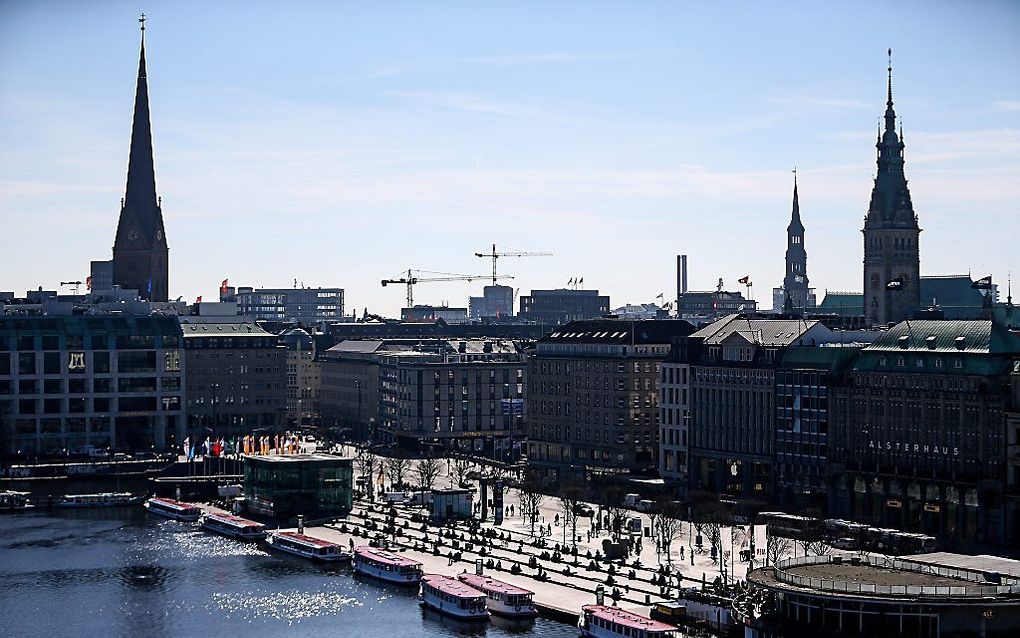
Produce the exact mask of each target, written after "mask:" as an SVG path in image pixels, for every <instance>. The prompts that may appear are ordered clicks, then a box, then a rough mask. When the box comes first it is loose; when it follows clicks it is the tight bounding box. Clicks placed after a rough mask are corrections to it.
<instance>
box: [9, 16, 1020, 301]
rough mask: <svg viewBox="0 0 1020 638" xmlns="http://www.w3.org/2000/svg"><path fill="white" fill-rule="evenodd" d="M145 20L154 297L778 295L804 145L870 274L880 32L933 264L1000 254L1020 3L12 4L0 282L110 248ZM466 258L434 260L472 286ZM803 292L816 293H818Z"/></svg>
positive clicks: (825, 278)
mask: <svg viewBox="0 0 1020 638" xmlns="http://www.w3.org/2000/svg"><path fill="white" fill-rule="evenodd" d="M141 11H144V12H145V13H146V14H147V15H148V17H149V21H148V30H147V32H146V51H147V63H148V76H149V89H150V98H151V102H152V121H153V135H154V141H155V145H156V171H157V175H156V178H157V187H158V190H159V192H160V194H161V195H162V197H163V211H164V217H165V221H166V228H167V237H168V239H169V242H170V251H171V252H170V255H171V280H170V289H171V293H172V294H171V296H174V297H176V296H177V295H182V296H184V297H185V298H186V299H194V297H195V296H196V295H199V294H203V295H206V298H207V299H208V298H210V297H213V296H215V291H216V288H217V286H218V284H219V282H220V280H222V279H223V278H225V277H229V278H230V281H231V283H232V284H239V285H255V286H259V285H261V286H282V285H288V284H290V283H292V282H293V280H294V279H297V280H298V281H303V282H304V283H305V284H306V285H310V286H311V285H321V286H332V285H337V286H342V287H344V288H346V289H347V299H348V308H356V309H357V310H358V312H359V313H360V312H361V309H362V308H364V307H365V306H366V305H367V306H368V307H369V308H370V309H371V310H372V311H373V312H380V313H385V314H395V313H396V312H397V310H398V308H399V307H400V305H401V304H402V302H403V289H402V288H399V287H397V288H394V287H387V288H382V287H381V286H380V285H379V280H380V279H382V278H385V277H391V276H396V275H397V274H398V273H399V272H400V271H401V270H406V269H407V268H410V267H413V268H422V269H426V270H432V271H443V272H454V273H466V274H473V273H485V272H486V271H487V270H488V268H489V264H488V262H486V261H484V260H481V259H477V258H475V257H473V256H472V253H474V252H475V251H481V250H483V249H484V248H485V247H486V246H488V245H490V244H492V243H493V242H495V243H497V244H498V245H499V246H500V247H505V248H509V249H518V250H535V251H550V252H553V253H555V256H553V257H542V258H532V259H519V260H510V259H505V260H502V262H501V264H502V267H503V269H504V270H505V272H507V273H508V274H513V275H515V276H516V278H515V279H514V280H513V281H510V282H507V283H509V284H510V285H512V286H514V287H516V288H520V289H521V290H522V293H523V292H526V291H528V290H530V289H531V288H549V287H556V286H563V285H565V284H566V282H567V280H568V279H570V278H571V277H574V276H578V275H579V276H583V277H584V281H585V286H586V287H597V288H599V289H600V290H601V291H603V293H609V294H610V295H611V296H612V303H613V305H614V306H616V305H619V304H622V303H625V302H630V303H637V302H643V301H651V300H652V299H653V298H654V297H655V295H657V294H658V293H659V292H663V291H665V292H666V293H667V294H666V296H667V298H669V297H670V292H671V290H672V289H673V286H674V285H675V283H674V282H675V270H674V269H675V255H677V254H679V253H687V254H688V255H690V280H691V286H692V288H700V289H706V288H711V287H713V286H714V284H715V282H716V280H717V279H718V278H720V277H721V278H723V280H724V281H725V282H726V285H727V288H729V289H737V288H738V287H739V286H738V284H737V283H736V279H737V278H739V277H742V276H744V275H746V274H750V275H751V278H752V280H753V281H754V283H755V286H754V295H755V297H756V298H758V299H759V300H760V301H763V302H764V306H765V307H769V306H770V305H771V288H772V287H773V286H775V285H779V283H780V282H781V278H782V273H783V251H784V248H785V240H786V237H785V227H786V224H787V223H788V221H789V210H790V195H791V173H790V172H791V169H792V168H793V167H794V166H797V167H798V175H799V183H800V200H801V213H802V217H803V220H804V224H805V226H806V227H807V235H806V243H807V250H808V274H809V277H810V279H811V284H812V285H813V286H815V287H817V288H818V289H819V292H821V291H822V290H824V289H826V288H827V289H830V290H860V289H861V256H862V254H861V253H862V251H861V235H860V228H861V225H862V219H863V216H864V213H865V212H866V209H867V205H868V201H869V195H870V188H871V180H872V177H873V174H874V169H875V164H874V153H875V151H874V140H875V130H876V127H877V124H878V119H879V117H880V116H881V115H882V112H883V110H884V101H885V79H886V78H885V66H886V57H885V50H886V48H887V47H890V46H891V47H892V48H893V65H894V94H895V95H894V97H895V101H896V110H897V113H898V114H899V115H900V116H901V118H902V120H903V125H904V128H905V137H906V145H907V150H906V158H907V176H908V178H909V179H910V185H911V191H912V195H913V200H914V205H915V209H916V211H917V213H918V215H919V217H920V221H921V226H922V228H924V232H923V234H922V239H921V241H922V244H921V255H922V262H921V270H922V273H923V274H946V273H960V272H967V271H973V272H974V273H975V275H984V274H988V273H993V274H994V275H995V278H996V280H997V281H1001V282H1002V283H1003V284H1004V283H1005V279H1006V274H1007V272H1008V271H1010V269H1013V270H1014V271H1017V270H1020V269H1018V265H1020V262H1018V260H1017V258H1016V255H1017V240H1018V238H1020V37H1018V34H1020V3H1016V2H968V3H959V2H931V1H929V2H897V3H889V2H854V3H850V2H840V3H809V2H804V3H780V2H777V3H751V2H745V3H737V2H718V3H704V2H699V3H695V2H631V3H621V2H601V3H600V2H556V3H550V2H514V3H476V2H430V3H424V2H388V3H325V2H324V3H312V2H306V3H278V2H245V3H240V2H237V3H208V2H150V3H148V4H147V5H144V4H139V3H134V2H70V1H66V2H27V1H25V2H14V1H10V0H8V1H6V2H3V3H0V228H3V229H4V231H5V232H4V236H5V237H6V239H7V241H5V242H3V248H2V251H3V258H2V260H0V264H2V265H0V290H15V291H18V292H19V293H23V292H24V291H25V290H26V289H28V288H35V287H36V286H39V285H42V286H44V287H46V288H55V287H56V286H57V284H58V282H59V281H61V280H65V281H66V280H70V279H84V278H85V275H86V274H87V269H88V261H89V260H90V259H106V258H109V255H110V247H111V246H112V243H113V235H114V231H115V229H116V222H117V212H118V204H119V201H120V198H121V197H122V196H123V191H124V179H125V175H126V163H127V150H128V142H129V133H130V126H131V122H130V118H131V109H132V100H133V97H134V96H133V93H134V86H135V84H134V78H135V72H136V69H137V55H138V31H137V22H136V19H137V14H138V13H140V12H141ZM482 285H483V282H477V283H473V284H431V285H422V286H420V287H419V288H418V289H417V290H416V295H415V297H416V300H417V301H419V302H423V303H430V302H431V303H439V302H443V301H447V302H449V303H450V304H451V305H463V304H466V298H467V296H468V295H469V294H479V291H480V289H481V286H482ZM820 297H821V295H819V298H820Z"/></svg>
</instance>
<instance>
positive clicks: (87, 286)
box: [85, 275, 92, 290]
mask: <svg viewBox="0 0 1020 638" xmlns="http://www.w3.org/2000/svg"><path fill="white" fill-rule="evenodd" d="M85 290H92V275H89V276H88V277H86V278H85Z"/></svg>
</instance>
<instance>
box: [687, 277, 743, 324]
mask: <svg viewBox="0 0 1020 638" xmlns="http://www.w3.org/2000/svg"><path fill="white" fill-rule="evenodd" d="M719 286H720V288H719V290H690V291H687V292H682V293H680V295H679V297H678V300H677V316H678V317H680V318H681V319H689V320H691V321H701V320H703V321H715V320H716V319H719V318H720V317H725V316H727V315H731V314H734V313H753V312H754V311H755V310H756V309H757V307H758V304H757V302H756V301H755V300H753V299H747V298H745V297H744V295H743V294H742V293H740V292H729V291H726V290H723V289H722V280H720V281H719Z"/></svg>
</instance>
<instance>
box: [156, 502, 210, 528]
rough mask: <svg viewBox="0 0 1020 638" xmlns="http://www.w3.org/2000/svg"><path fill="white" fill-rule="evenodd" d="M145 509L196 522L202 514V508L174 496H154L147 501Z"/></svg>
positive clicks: (180, 519)
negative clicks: (178, 499)
mask: <svg viewBox="0 0 1020 638" xmlns="http://www.w3.org/2000/svg"><path fill="white" fill-rule="evenodd" d="M145 509H147V510H149V512H151V513H153V514H159V515H160V516H166V517H167V518H172V519H175V520H178V521H188V522H192V523H193V522H195V521H197V520H198V517H200V516H201V515H202V508H200V507H198V506H197V505H192V504H191V503H182V502H180V501H175V500H174V499H172V498H160V497H153V498H150V499H149V500H147V501H145Z"/></svg>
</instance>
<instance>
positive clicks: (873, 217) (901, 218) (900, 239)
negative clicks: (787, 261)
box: [862, 62, 921, 326]
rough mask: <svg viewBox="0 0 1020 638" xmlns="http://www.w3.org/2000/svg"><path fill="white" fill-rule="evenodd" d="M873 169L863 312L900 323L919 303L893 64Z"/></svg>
mask: <svg viewBox="0 0 1020 638" xmlns="http://www.w3.org/2000/svg"><path fill="white" fill-rule="evenodd" d="M875 147H876V149H877V150H878V153H877V163H878V172H877V173H876V175H875V185H874V188H873V189H872V191H871V204H870V206H869V207H868V214H867V216H865V218H864V229H863V231H862V232H863V233H864V316H865V319H866V321H867V322H868V323H869V324H870V325H876V326H877V325H885V324H889V323H893V322H897V321H903V320H904V319H906V318H908V317H909V316H910V313H911V312H912V311H913V310H915V309H917V308H918V307H919V306H920V304H921V288H920V286H921V261H920V260H921V258H920V246H919V245H918V243H919V241H920V235H921V229H920V227H919V226H918V224H917V215H916V214H914V205H913V203H912V202H911V200H910V189H909V188H907V177H906V174H905V173H904V171H903V162H904V161H903V148H904V144H903V129H902V127H901V128H900V132H899V134H898V135H897V133H896V112H895V111H894V110H893V99H892V63H891V62H890V64H889V89H888V96H887V99H886V108H885V130H884V131H882V132H881V133H880V135H879V138H878V142H877V143H876V145H875Z"/></svg>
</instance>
